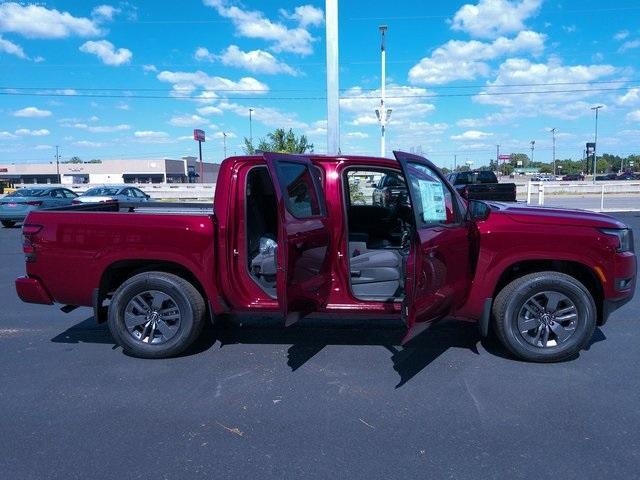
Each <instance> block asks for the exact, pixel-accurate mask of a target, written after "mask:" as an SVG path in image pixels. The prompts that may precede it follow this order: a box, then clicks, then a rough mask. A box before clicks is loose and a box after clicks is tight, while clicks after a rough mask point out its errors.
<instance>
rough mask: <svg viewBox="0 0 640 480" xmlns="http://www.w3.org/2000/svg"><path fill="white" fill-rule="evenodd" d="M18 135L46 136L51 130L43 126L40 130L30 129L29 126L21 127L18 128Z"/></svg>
mask: <svg viewBox="0 0 640 480" xmlns="http://www.w3.org/2000/svg"><path fill="white" fill-rule="evenodd" d="M15 133H16V135H20V136H21V137H44V136H47V135H49V134H50V133H51V132H50V131H49V130H47V129H46V128H41V129H39V130H29V129H28V128H19V129H18V130H16V132H15Z"/></svg>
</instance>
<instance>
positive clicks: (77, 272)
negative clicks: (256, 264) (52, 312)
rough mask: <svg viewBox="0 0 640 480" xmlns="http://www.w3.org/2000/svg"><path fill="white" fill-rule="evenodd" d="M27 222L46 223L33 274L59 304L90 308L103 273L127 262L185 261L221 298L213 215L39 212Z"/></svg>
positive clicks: (38, 241) (30, 266)
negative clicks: (122, 262) (121, 262)
mask: <svg viewBox="0 0 640 480" xmlns="http://www.w3.org/2000/svg"><path fill="white" fill-rule="evenodd" d="M26 223H29V224H36V225H42V226H43V229H42V230H41V231H40V232H39V233H38V235H37V237H36V239H35V245H36V255H37V259H36V261H35V262H32V263H27V274H28V275H29V276H31V277H35V278H38V279H40V280H42V282H43V284H44V285H45V287H46V289H47V290H48V291H49V293H50V294H51V296H52V297H53V298H54V299H55V301H56V302H59V303H63V304H71V305H87V306H90V305H91V303H92V292H93V289H95V288H97V287H98V286H99V283H100V279H101V277H102V275H103V273H104V272H105V271H106V270H107V268H109V266H111V265H113V264H114V263H116V262H120V261H125V260H149V261H150V262H151V261H166V262H173V263H177V264H179V265H182V266H184V267H185V268H187V269H188V270H189V271H191V272H192V273H193V275H194V276H195V277H196V278H197V279H198V280H199V282H200V283H201V284H202V286H203V288H204V290H205V292H206V294H207V296H208V297H209V298H210V299H216V298H217V289H216V284H215V275H214V272H215V256H214V245H215V243H214V242H215V226H214V218H213V217H211V216H207V215H175V214H144V213H115V212H114V213H107V212H99V213H96V212H38V211H34V212H32V213H31V214H30V215H29V217H28V218H27V220H26Z"/></svg>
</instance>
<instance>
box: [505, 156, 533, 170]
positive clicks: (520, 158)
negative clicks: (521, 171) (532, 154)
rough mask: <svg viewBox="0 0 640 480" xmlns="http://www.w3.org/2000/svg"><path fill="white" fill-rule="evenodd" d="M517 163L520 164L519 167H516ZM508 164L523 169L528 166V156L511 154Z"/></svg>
mask: <svg viewBox="0 0 640 480" xmlns="http://www.w3.org/2000/svg"><path fill="white" fill-rule="evenodd" d="M518 162H522V164H521V165H518ZM509 163H511V165H512V166H513V167H515V168H524V167H528V166H529V155H527V154H526V153H512V154H511V160H509Z"/></svg>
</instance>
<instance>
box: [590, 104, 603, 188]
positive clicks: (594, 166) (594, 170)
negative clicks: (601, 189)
mask: <svg viewBox="0 0 640 480" xmlns="http://www.w3.org/2000/svg"><path fill="white" fill-rule="evenodd" d="M602 107H603V105H597V106H595V107H591V110H595V111H596V136H595V139H594V140H593V142H594V145H593V183H595V181H596V158H597V155H596V150H597V149H598V110H600V109H601V108H602Z"/></svg>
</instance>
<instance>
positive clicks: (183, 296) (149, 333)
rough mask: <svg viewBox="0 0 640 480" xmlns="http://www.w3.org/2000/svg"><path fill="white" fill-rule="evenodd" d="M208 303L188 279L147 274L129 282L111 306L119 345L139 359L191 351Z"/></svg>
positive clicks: (112, 327) (110, 322) (113, 330)
mask: <svg viewBox="0 0 640 480" xmlns="http://www.w3.org/2000/svg"><path fill="white" fill-rule="evenodd" d="M204 315H205V303H204V299H203V298H202V295H201V294H200V292H198V290H197V289H196V288H195V287H194V286H193V285H192V284H191V283H189V282H188V281H186V280H185V279H183V278H181V277H178V276H177V275H173V274H170V273H164V272H146V273H141V274H139V275H135V276H133V277H131V278H129V279H128V280H126V281H125V282H124V283H123V284H122V285H121V286H120V287H119V288H118V289H117V290H116V292H115V293H114V295H113V298H112V299H111V303H110V305H109V318H108V325H109V330H110V331H111V335H112V336H113V338H114V339H115V341H116V342H117V343H118V344H119V345H120V346H122V348H123V350H124V351H125V352H126V353H128V354H130V355H133V356H135V357H141V358H165V357H171V356H175V355H178V354H180V353H182V352H183V351H184V350H185V349H187V348H188V347H189V346H190V345H191V344H192V343H193V342H194V341H195V339H196V338H197V337H198V335H199V334H200V332H201V331H202V327H203V324H204Z"/></svg>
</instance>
